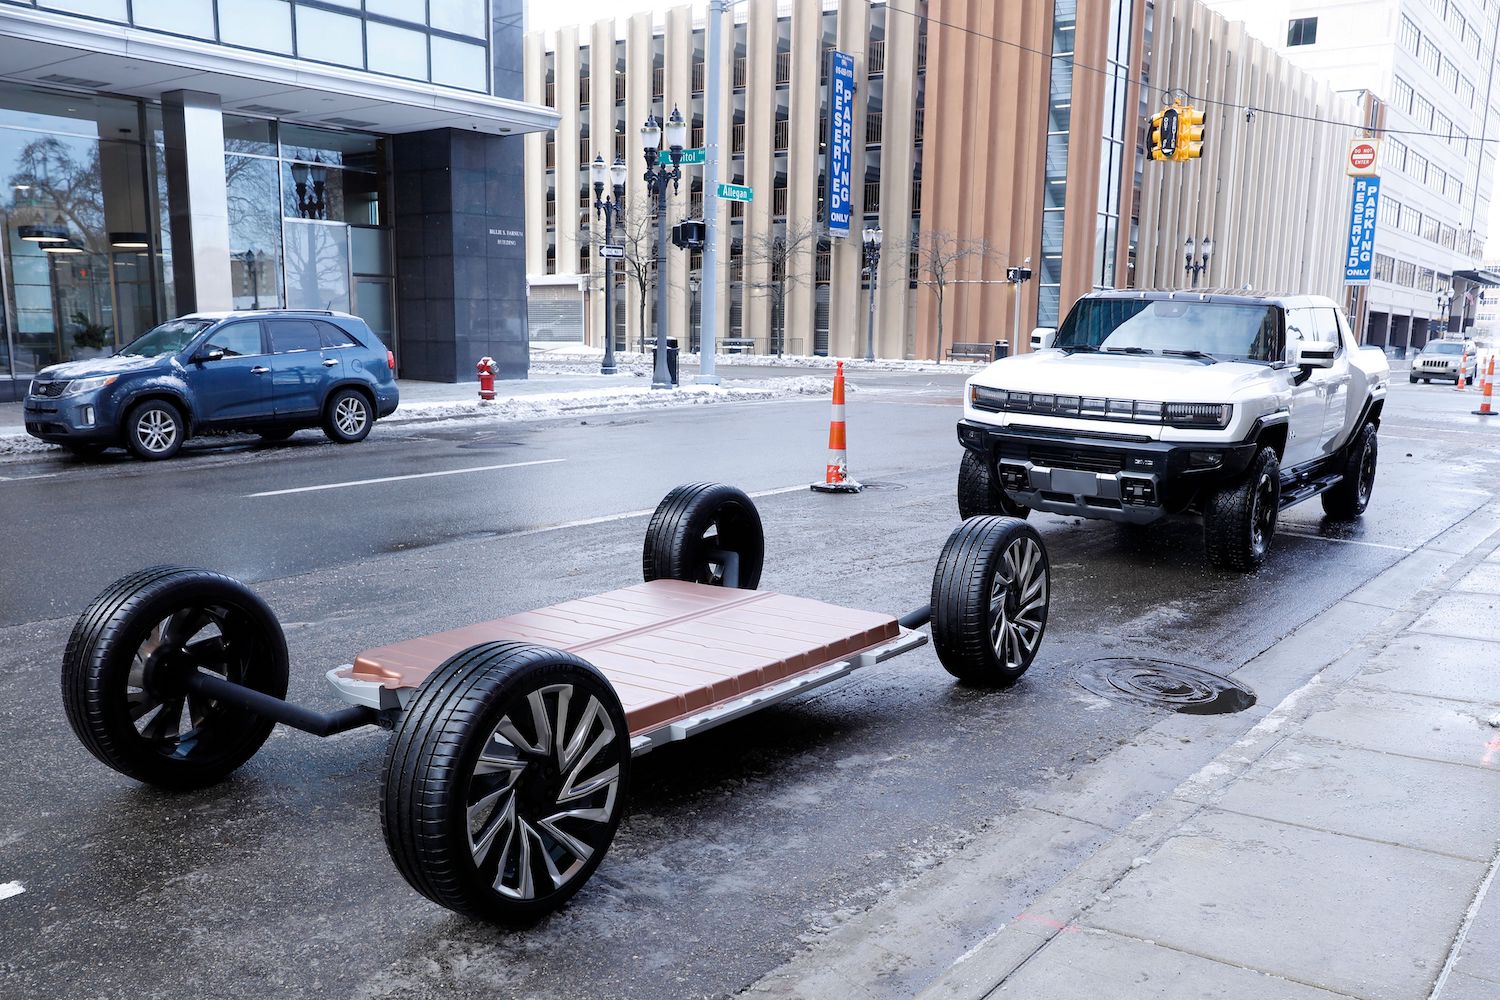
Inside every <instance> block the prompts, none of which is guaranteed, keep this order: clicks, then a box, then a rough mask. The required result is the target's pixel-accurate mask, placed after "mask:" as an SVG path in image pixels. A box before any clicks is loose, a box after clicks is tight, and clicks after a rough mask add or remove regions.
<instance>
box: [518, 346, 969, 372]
mask: <svg viewBox="0 0 1500 1000" xmlns="http://www.w3.org/2000/svg"><path fill="white" fill-rule="evenodd" d="M602 356H603V352H602V351H600V350H599V349H597V348H589V347H585V346H583V345H581V344H564V345H562V346H559V347H542V346H539V345H537V344H532V345H531V370H532V371H533V372H538V373H540V374H552V375H560V374H564V373H566V372H569V371H575V372H576V371H577V370H578V369H577V367H576V364H577V363H579V362H585V361H592V362H597V361H598V360H599V359H600V358H601V357H602ZM700 360H701V359H700V357H699V356H698V355H697V354H687V353H684V354H682V355H680V356H679V361H680V362H681V363H683V364H691V365H697V364H699V363H700ZM840 361H842V362H843V363H844V367H845V368H847V369H849V370H850V371H857V370H864V371H900V372H953V371H959V372H964V371H969V372H972V371H977V370H979V368H981V367H982V366H981V365H980V364H979V363H977V362H972V361H949V362H947V363H945V364H936V363H934V362H932V361H920V360H911V361H900V360H895V359H889V358H888V359H882V360H876V361H865V360H863V359H862V358H825V357H816V356H812V357H809V356H806V355H793V354H786V355H782V356H781V357H777V356H776V355H774V354H720V355H718V363H719V364H721V365H744V366H747V367H760V368H828V369H832V368H833V367H834V366H835V365H836V364H837V363H838V362H840ZM547 362H554V363H553V364H550V365H549V364H547ZM567 362H573V363H574V365H575V367H568V366H567ZM615 363H616V364H617V365H618V366H619V367H620V369H621V370H622V371H625V370H629V371H634V370H635V369H636V368H637V367H640V368H644V369H645V370H647V371H649V370H650V368H651V355H650V354H640V353H638V352H635V351H616V352H615Z"/></svg>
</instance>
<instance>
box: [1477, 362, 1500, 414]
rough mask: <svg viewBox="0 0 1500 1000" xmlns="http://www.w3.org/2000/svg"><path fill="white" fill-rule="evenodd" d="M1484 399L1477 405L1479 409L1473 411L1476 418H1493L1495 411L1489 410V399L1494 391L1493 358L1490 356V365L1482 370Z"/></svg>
mask: <svg viewBox="0 0 1500 1000" xmlns="http://www.w3.org/2000/svg"><path fill="white" fill-rule="evenodd" d="M1483 379H1484V399H1482V400H1481V401H1480V403H1479V409H1477V410H1475V411H1474V413H1475V415H1476V416H1480V417H1493V416H1494V415H1495V411H1494V410H1492V409H1490V397H1491V396H1492V395H1493V394H1494V391H1495V356H1494V355H1493V354H1492V355H1490V363H1489V364H1488V365H1486V366H1485V369H1484V376H1483Z"/></svg>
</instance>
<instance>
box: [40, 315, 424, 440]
mask: <svg viewBox="0 0 1500 1000" xmlns="http://www.w3.org/2000/svg"><path fill="white" fill-rule="evenodd" d="M395 368H396V359H395V356H394V355H393V354H391V352H390V351H388V350H386V348H385V345H384V344H382V343H381V342H380V341H379V339H377V338H376V336H375V334H374V333H372V332H371V331H370V328H369V327H368V326H366V325H365V323H364V321H363V320H361V319H359V318H358V317H355V316H349V315H346V314H344V313H335V312H318V311H302V310H297V311H291V310H287V311H282V310H278V311H275V312H267V311H256V312H233V313H195V314H193V315H191V316H183V317H181V318H180V319H174V320H172V321H170V322H168V323H163V324H162V325H161V326H158V327H157V328H156V329H154V330H152V331H151V332H149V333H147V334H145V335H143V336H141V337H140V338H138V339H137V340H135V341H134V342H132V343H130V344H128V345H126V346H125V347H123V348H121V349H120V350H119V352H117V353H116V354H115V355H114V356H113V357H108V358H99V359H96V360H92V361H69V362H66V363H65V364H60V365H52V366H51V367H48V368H43V369H42V370H41V371H40V372H38V373H37V375H36V378H35V379H33V380H32V382H31V388H30V390H29V392H28V393H27V395H26V405H25V409H24V415H25V420H26V431H27V433H29V434H31V435H32V436H33V437H38V438H41V439H42V440H43V441H50V442H52V443H54V444H60V445H62V446H63V447H65V448H67V449H69V450H70V451H72V452H73V453H74V454H77V455H83V456H90V455H97V454H98V453H99V452H102V451H103V450H104V449H105V448H108V447H111V446H119V445H123V446H124V447H126V448H128V449H130V451H132V452H133V453H134V454H135V455H136V456H138V457H140V458H144V459H162V458H171V457H172V456H173V455H175V454H177V450H178V449H179V448H181V447H182V442H183V441H185V440H186V439H187V438H189V437H191V436H192V435H194V434H200V433H203V432H205V431H222V430H244V431H251V432H253V433H256V434H259V435H260V436H261V437H263V438H266V439H268V440H272V441H282V440H285V439H286V438H288V437H290V436H291V435H292V432H293V431H296V430H298V429H300V428H303V427H322V428H323V433H325V434H327V435H328V437H329V438H331V439H332V440H334V441H336V442H339V443H341V444H351V443H353V442H355V441H363V440H364V439H365V436H366V435H368V434H369V433H370V427H371V426H372V425H373V424H374V423H375V421H376V420H377V419H378V418H380V417H385V416H389V415H390V414H391V413H393V412H395V409H396V405H397V403H398V402H399V401H400V391H399V390H398V389H397V387H396V377H395Z"/></svg>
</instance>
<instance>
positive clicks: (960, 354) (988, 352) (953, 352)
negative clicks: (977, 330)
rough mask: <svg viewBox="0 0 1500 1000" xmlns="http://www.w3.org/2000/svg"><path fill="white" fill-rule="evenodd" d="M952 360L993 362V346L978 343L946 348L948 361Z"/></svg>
mask: <svg viewBox="0 0 1500 1000" xmlns="http://www.w3.org/2000/svg"><path fill="white" fill-rule="evenodd" d="M954 358H970V359H972V360H974V361H994V360H995V345H994V344H978V343H957V342H955V343H954V345H953V346H952V347H950V348H948V360H949V361H952V360H953V359H954Z"/></svg>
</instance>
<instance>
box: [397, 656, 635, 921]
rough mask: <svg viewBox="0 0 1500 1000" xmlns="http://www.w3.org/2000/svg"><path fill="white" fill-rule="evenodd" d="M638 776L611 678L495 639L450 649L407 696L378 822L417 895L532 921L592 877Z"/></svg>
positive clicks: (489, 915)
mask: <svg viewBox="0 0 1500 1000" xmlns="http://www.w3.org/2000/svg"><path fill="white" fill-rule="evenodd" d="M564 687H566V688H567V695H568V697H567V699H566V700H564V698H563V696H562V690H561V689H562V688H564ZM580 691H581V692H583V694H585V695H587V697H579V693H580ZM537 704H540V705H541V708H542V720H541V721H542V722H543V723H545V729H544V727H543V726H542V725H539V724H538V721H537V717H536V715H535V706H536V705H537ZM559 719H560V720H561V722H560V723H559ZM570 724H571V725H572V726H573V727H574V728H573V730H572V734H571V735H569V733H568V726H569V725H570ZM585 726H586V727H587V728H584V727H585ZM507 728H508V732H509V736H508V737H506V736H502V735H501V733H502V730H506V729H507ZM558 730H561V731H562V732H558ZM563 737H566V739H564V738H563ZM481 758H483V763H484V765H485V767H484V768H483V771H484V773H479V772H480V771H481V767H480V765H481ZM629 782H630V731H629V729H628V728H627V725H626V721H625V712H624V710H623V709H622V708H621V707H620V699H619V698H618V696H616V694H615V691H614V688H612V687H611V686H610V684H609V681H607V680H606V679H605V678H604V676H603V675H602V674H600V673H599V672H598V671H597V670H595V669H594V668H593V667H591V666H589V665H588V664H587V663H585V662H584V661H583V660H581V659H579V658H578V657H576V656H574V655H572V654H571V653H564V652H560V651H558V650H555V649H548V648H546V647H543V646H534V645H530V644H528V643H523V642H487V643H483V644H481V645H478V646H471V647H469V648H468V649H466V650H464V651H463V652H461V653H457V654H455V655H454V656H452V657H450V658H449V659H448V660H447V661H446V662H445V663H443V665H442V666H440V667H438V669H437V670H435V671H434V672H433V673H432V674H431V676H429V677H428V678H427V680H426V681H424V682H423V683H422V686H421V687H420V688H418V689H417V692H416V694H415V695H414V696H413V698H412V701H411V703H410V704H409V705H408V706H407V708H406V712H405V714H404V716H403V717H402V719H401V722H400V724H399V725H398V726H397V727H396V732H395V735H394V737H393V738H392V740H391V744H390V748H389V750H388V751H387V753H386V758H385V769H384V771H383V772H382V777H381V786H380V798H381V813H380V819H381V824H380V825H381V830H382V832H383V833H384V834H385V843H386V846H387V847H388V848H389V849H390V852H391V858H392V859H393V860H394V861H395V863H396V867H397V868H398V869H400V871H401V874H402V875H403V876H405V878H406V881H407V882H409V883H411V886H412V888H414V889H416V890H417V891H418V892H420V893H421V894H422V895H424V896H426V897H427V898H428V899H430V900H432V901H433V902H435V903H438V904H440V905H442V906H446V907H448V908H449V909H450V910H455V911H457V912H459V913H462V914H465V915H467V916H471V917H479V918H482V919H486V920H494V921H496V922H499V923H506V924H516V923H526V922H530V921H533V920H535V919H537V918H539V917H541V916H543V915H545V914H546V913H549V912H551V911H552V910H555V909H556V908H557V907H559V906H561V905H562V904H563V903H564V902H566V901H567V899H568V898H569V897H570V896H572V895H573V893H575V892H577V891H578V889H579V887H581V886H582V885H583V883H585V882H587V881H588V879H589V876H591V875H592V874H593V873H594V869H595V868H597V867H598V866H599V862H600V861H602V860H603V858H604V854H605V852H606V851H607V850H608V849H609V845H610V842H611V841H613V839H614V835H615V830H616V829H617V828H618V826H619V824H620V817H621V815H622V814H623V813H624V809H625V801H626V795H627V793H628V791H629ZM589 785H594V786H595V787H594V788H593V789H592V790H591V791H589V792H588V793H586V794H584V795H574V796H572V797H569V798H561V799H560V798H559V797H560V796H562V795H563V794H564V793H565V792H566V791H567V790H568V788H569V787H570V786H573V787H574V788H575V789H576V788H577V787H587V786H589ZM486 803H487V804H488V808H487V811H482V812H479V811H477V810H480V809H485V808H486ZM559 810H560V811H559ZM569 811H586V812H587V813H589V815H585V816H564V815H562V813H563V812H569ZM476 824H477V825H476ZM528 831H529V834H528ZM518 832H519V833H520V838H519V842H518V841H517V839H516V837H515V835H516V834H517V833H518ZM502 834H503V835H504V836H502ZM476 835H477V837H476ZM569 841H572V843H569ZM533 843H535V845H537V846H539V847H541V848H542V850H541V851H535V850H533V846H532V845H533ZM497 846H498V848H499V849H498V850H496V849H495V848H496V847H497ZM564 861H566V862H568V866H567V867H566V868H565V869H562V870H559V868H558V865H560V864H561V863H562V862H564ZM523 872H524V873H525V874H524V876H523ZM553 872H556V876H554V875H553V874H552V873H553ZM528 886H529V887H530V895H529V896H528V895H527V887H528ZM543 890H545V891H543Z"/></svg>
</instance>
